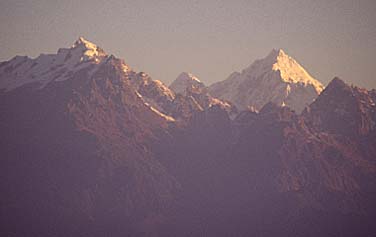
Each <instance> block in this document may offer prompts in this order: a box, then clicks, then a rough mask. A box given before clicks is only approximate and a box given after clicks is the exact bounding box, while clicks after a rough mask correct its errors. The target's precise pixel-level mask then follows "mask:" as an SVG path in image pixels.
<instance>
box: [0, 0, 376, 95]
mask: <svg viewBox="0 0 376 237" xmlns="http://www.w3.org/2000/svg"><path fill="white" fill-rule="evenodd" d="M0 6H1V7H0V13H1V14H0V16H1V17H0V20H1V21H0V22H1V23H0V27H1V33H2V34H0V44H1V45H3V47H1V49H0V61H5V60H9V59H10V58H12V57H13V56H15V55H27V56H30V57H36V56H38V54H39V53H40V52H44V53H55V52H56V48H58V47H60V46H62V45H69V44H71V42H72V41H73V40H75V39H76V38H77V37H78V36H84V37H85V38H87V39H89V40H90V41H93V42H95V43H96V44H98V45H99V46H102V47H105V48H106V49H107V51H108V52H110V53H113V54H115V55H116V56H118V57H119V58H124V59H125V60H126V62H127V63H129V64H130V66H131V67H133V68H135V69H137V70H139V71H146V72H148V73H150V75H151V76H153V78H155V79H159V80H162V81H164V82H165V83H166V84H169V83H170V82H171V81H172V80H174V79H175V78H176V77H177V76H178V75H179V74H180V73H181V72H183V71H187V72H192V73H193V74H195V75H197V76H198V77H199V78H200V79H201V80H202V81H203V82H204V83H205V84H211V83H213V82H216V81H220V80H224V79H225V78H227V77H228V76H229V75H230V74H231V73H232V72H234V71H239V70H241V69H242V68H245V67H247V66H249V65H250V64H251V63H252V62H253V61H254V60H255V59H258V58H262V57H263V56H264V55H266V54H267V53H268V52H270V50H271V49H272V48H277V49H278V48H282V49H284V50H285V51H286V52H287V53H288V54H289V55H291V56H292V57H294V58H296V59H297V60H299V62H301V64H302V65H303V66H304V68H306V69H308V70H309V72H310V73H311V74H312V76H314V77H315V78H317V79H318V80H320V81H322V82H323V83H324V84H327V83H328V82H329V81H330V80H331V79H332V78H333V77H334V76H339V77H341V78H343V79H344V80H345V81H347V82H348V83H353V84H355V85H359V86H362V87H367V88H375V87H376V80H374V76H373V66H374V60H373V55H375V53H376V45H375V41H374V40H373V39H374V38H376V31H375V27H374V22H376V19H375V17H376V16H375V15H374V14H373V12H374V11H375V10H376V4H375V3H374V2H373V1H362V2H353V1H330V2H327V1H315V2H305V3H302V2H297V1H293V0H290V1H284V2H281V3H277V2H264V1H262V2H259V1H247V2H243V1H235V2H234V1H231V2H230V1H220V2H216V3H214V2H213V1H209V0H207V1H200V2H193V3H192V2H191V3H188V2H184V1H164V2H158V3H157V2H146V1H145V2H142V1H138V2H137V3H135V2H130V1H116V0H113V1H109V2H106V4H102V2H100V1H90V2H88V1H83V2H81V3H80V4H75V2H73V1H68V0H65V1H59V2H58V3H52V2H48V1H33V2H29V3H27V2H25V3H22V4H20V3H16V2H14V1H2V2H1V3H0ZM4 46H6V47H4Z"/></svg>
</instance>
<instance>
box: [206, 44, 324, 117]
mask: <svg viewBox="0 0 376 237" xmlns="http://www.w3.org/2000/svg"><path fill="white" fill-rule="evenodd" d="M322 90H323V85H322V84H321V83H320V82H319V81H317V80H315V79H314V78H312V77H311V76H310V75H309V74H308V73H307V72H306V70H305V69H304V68H303V67H302V66H300V65H299V64H298V63H297V62H296V61H295V60H294V59H293V58H291V57H290V56H288V55H287V54H285V52H283V50H281V49H280V50H272V52H271V53H270V54H269V55H268V56H267V57H266V58H264V59H261V60H257V61H255V62H254V63H253V64H252V65H251V66H249V67H248V68H246V69H244V70H243V71H242V72H241V73H238V72H235V73H233V74H231V75H230V76H229V77H228V78H227V79H226V80H224V81H221V82H217V83H214V84H213V85H211V86H210V87H209V92H210V93H211V94H212V95H213V96H214V97H217V98H220V99H226V100H228V101H231V102H232V103H234V104H235V105H236V106H237V107H238V108H239V109H242V110H243V109H246V108H249V107H253V108H254V109H257V110H260V109H261V108H262V107H263V106H264V105H265V104H267V103H268V102H273V103H275V104H277V105H281V106H289V107H291V108H293V109H294V110H295V111H297V112H298V113H300V112H301V111H302V110H303V109H304V108H305V107H306V106H308V105H309V104H310V103H311V102H312V101H313V100H314V99H316V97H317V96H318V95H319V94H320V92H321V91H322Z"/></svg>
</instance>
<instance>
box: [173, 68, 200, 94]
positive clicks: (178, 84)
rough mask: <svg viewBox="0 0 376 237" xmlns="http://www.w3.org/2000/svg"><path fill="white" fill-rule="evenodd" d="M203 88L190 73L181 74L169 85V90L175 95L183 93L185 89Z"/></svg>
mask: <svg viewBox="0 0 376 237" xmlns="http://www.w3.org/2000/svg"><path fill="white" fill-rule="evenodd" d="M192 87H195V88H204V87H205V85H204V83H202V82H201V81H200V80H199V79H198V78H197V77H195V76H194V75H193V74H192V73H188V72H182V73H180V75H179V76H178V77H177V78H176V79H175V80H174V81H173V82H172V83H171V85H170V89H172V90H173V91H174V92H175V93H181V94H183V93H185V91H186V90H187V88H192Z"/></svg>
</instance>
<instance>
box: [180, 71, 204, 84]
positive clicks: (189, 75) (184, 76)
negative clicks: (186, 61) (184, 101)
mask: <svg viewBox="0 0 376 237" xmlns="http://www.w3.org/2000/svg"><path fill="white" fill-rule="evenodd" d="M176 80H193V81H197V82H201V81H200V80H199V79H198V78H197V77H196V76H195V75H193V74H192V73H189V72H182V73H180V74H179V76H178V77H177V78H176Z"/></svg>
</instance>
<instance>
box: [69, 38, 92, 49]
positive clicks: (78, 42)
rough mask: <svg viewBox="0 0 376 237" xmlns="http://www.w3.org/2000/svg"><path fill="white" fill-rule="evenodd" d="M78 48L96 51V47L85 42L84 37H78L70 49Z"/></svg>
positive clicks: (87, 41)
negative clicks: (82, 47)
mask: <svg viewBox="0 0 376 237" xmlns="http://www.w3.org/2000/svg"><path fill="white" fill-rule="evenodd" d="M79 46H84V47H85V48H87V49H96V48H98V46H97V45H96V44H94V43H92V42H90V41H89V40H86V39H85V38H84V37H82V36H80V37H79V38H78V39H77V40H76V42H74V44H73V46H72V48H77V47H79Z"/></svg>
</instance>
